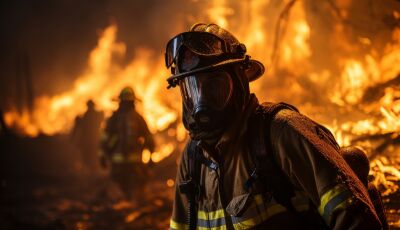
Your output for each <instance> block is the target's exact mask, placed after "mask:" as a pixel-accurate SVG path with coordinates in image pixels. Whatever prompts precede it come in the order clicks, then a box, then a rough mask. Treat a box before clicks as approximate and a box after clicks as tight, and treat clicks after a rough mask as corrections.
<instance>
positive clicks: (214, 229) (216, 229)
mask: <svg viewBox="0 0 400 230" xmlns="http://www.w3.org/2000/svg"><path fill="white" fill-rule="evenodd" d="M197 229H198V230H227V227H226V225H222V226H218V227H210V228H208V227H199V226H197Z"/></svg>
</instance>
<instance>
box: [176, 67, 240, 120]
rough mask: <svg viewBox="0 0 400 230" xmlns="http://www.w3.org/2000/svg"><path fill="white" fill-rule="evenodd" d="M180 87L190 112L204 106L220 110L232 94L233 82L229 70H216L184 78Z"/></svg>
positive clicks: (185, 104)
mask: <svg viewBox="0 0 400 230" xmlns="http://www.w3.org/2000/svg"><path fill="white" fill-rule="evenodd" d="M179 88H180V90H181V94H182V98H183V103H184V106H185V107H186V109H187V110H188V111H189V112H190V113H192V112H193V111H195V110H196V109H197V108H199V107H202V106H205V107H208V108H210V109H213V110H216V111H220V110H222V109H223V108H224V107H225V106H226V105H227V104H228V102H229V99H230V97H231V96H232V91H233V83H232V79H231V77H230V75H229V74H228V73H227V72H224V71H215V72H209V73H199V74H197V75H192V76H188V77H186V78H183V79H181V80H180V82H179Z"/></svg>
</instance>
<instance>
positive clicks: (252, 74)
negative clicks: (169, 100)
mask: <svg viewBox="0 0 400 230" xmlns="http://www.w3.org/2000/svg"><path fill="white" fill-rule="evenodd" d="M239 63H243V64H246V65H247V68H246V70H245V74H246V76H247V79H249V82H251V81H254V80H256V79H258V78H260V77H261V76H262V75H263V74H264V72H265V67H264V65H263V64H262V63H261V62H259V61H257V60H253V59H250V58H249V57H248V56H246V57H245V58H241V59H229V60H225V61H222V62H218V63H215V64H212V65H209V66H205V67H200V68H197V69H193V70H190V71H187V72H183V73H179V74H175V75H172V76H170V77H168V78H167V81H168V83H169V87H168V88H170V87H171V86H172V87H174V86H175V85H176V81H177V80H180V79H182V78H184V77H187V76H189V75H193V74H196V73H200V72H207V71H210V70H212V69H216V68H221V67H223V66H227V65H233V64H239Z"/></svg>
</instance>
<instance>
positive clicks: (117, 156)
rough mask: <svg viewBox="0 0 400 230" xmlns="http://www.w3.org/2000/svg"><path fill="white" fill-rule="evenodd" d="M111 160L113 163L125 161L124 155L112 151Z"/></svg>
mask: <svg viewBox="0 0 400 230" xmlns="http://www.w3.org/2000/svg"><path fill="white" fill-rule="evenodd" d="M111 161H112V162H114V163H122V162H125V157H124V155H122V153H114V154H113V155H112V156H111Z"/></svg>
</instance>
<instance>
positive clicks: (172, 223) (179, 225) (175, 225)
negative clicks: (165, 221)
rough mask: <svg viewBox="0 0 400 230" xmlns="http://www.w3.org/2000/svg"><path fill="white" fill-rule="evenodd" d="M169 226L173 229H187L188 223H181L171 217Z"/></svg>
mask: <svg viewBox="0 0 400 230" xmlns="http://www.w3.org/2000/svg"><path fill="white" fill-rule="evenodd" d="M169 228H170V229H173V230H187V229H189V225H187V224H183V223H178V222H176V221H174V220H173V219H171V220H170V222H169Z"/></svg>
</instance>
